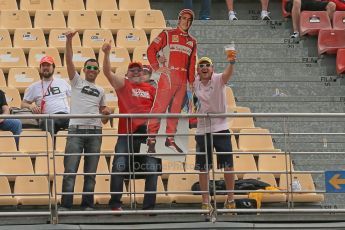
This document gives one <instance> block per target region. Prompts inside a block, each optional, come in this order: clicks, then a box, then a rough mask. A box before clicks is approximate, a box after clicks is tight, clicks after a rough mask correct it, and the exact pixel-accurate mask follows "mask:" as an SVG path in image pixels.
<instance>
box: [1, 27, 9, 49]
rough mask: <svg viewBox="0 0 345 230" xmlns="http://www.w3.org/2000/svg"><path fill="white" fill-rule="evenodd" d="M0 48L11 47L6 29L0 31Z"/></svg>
mask: <svg viewBox="0 0 345 230" xmlns="http://www.w3.org/2000/svg"><path fill="white" fill-rule="evenodd" d="M0 47H4V48H10V47H12V41H11V37H10V33H9V32H8V29H0Z"/></svg>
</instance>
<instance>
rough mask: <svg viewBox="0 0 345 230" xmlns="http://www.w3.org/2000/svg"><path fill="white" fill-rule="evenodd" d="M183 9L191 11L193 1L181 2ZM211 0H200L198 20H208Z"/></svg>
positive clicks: (184, 0)
mask: <svg viewBox="0 0 345 230" xmlns="http://www.w3.org/2000/svg"><path fill="white" fill-rule="evenodd" d="M183 4H184V7H185V8H187V9H193V0H183ZM210 10H211V0H201V9H200V12H199V20H205V19H207V18H210V14H211V13H210Z"/></svg>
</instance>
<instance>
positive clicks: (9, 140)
mask: <svg viewBox="0 0 345 230" xmlns="http://www.w3.org/2000/svg"><path fill="white" fill-rule="evenodd" d="M0 146H1V148H0V153H14V154H16V153H17V146H16V142H15V140H14V137H13V134H12V133H11V132H10V131H0Z"/></svg>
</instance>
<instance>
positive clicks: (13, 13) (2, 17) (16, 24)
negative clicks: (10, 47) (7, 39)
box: [0, 10, 32, 34]
mask: <svg viewBox="0 0 345 230" xmlns="http://www.w3.org/2000/svg"><path fill="white" fill-rule="evenodd" d="M0 22H1V25H2V28H6V29H8V31H9V32H10V34H13V32H14V30H15V29H18V28H32V25H31V20H30V16H29V12H28V11H26V10H2V11H1V14H0Z"/></svg>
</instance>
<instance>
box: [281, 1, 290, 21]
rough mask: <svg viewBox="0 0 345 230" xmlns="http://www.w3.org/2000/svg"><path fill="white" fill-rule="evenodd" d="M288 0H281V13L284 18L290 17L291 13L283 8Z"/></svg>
mask: <svg viewBox="0 0 345 230" xmlns="http://www.w3.org/2000/svg"><path fill="white" fill-rule="evenodd" d="M287 2H288V0H282V14H283V17H284V18H287V17H290V15H291V13H290V12H287V11H286V10H285V6H286V3H287Z"/></svg>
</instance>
